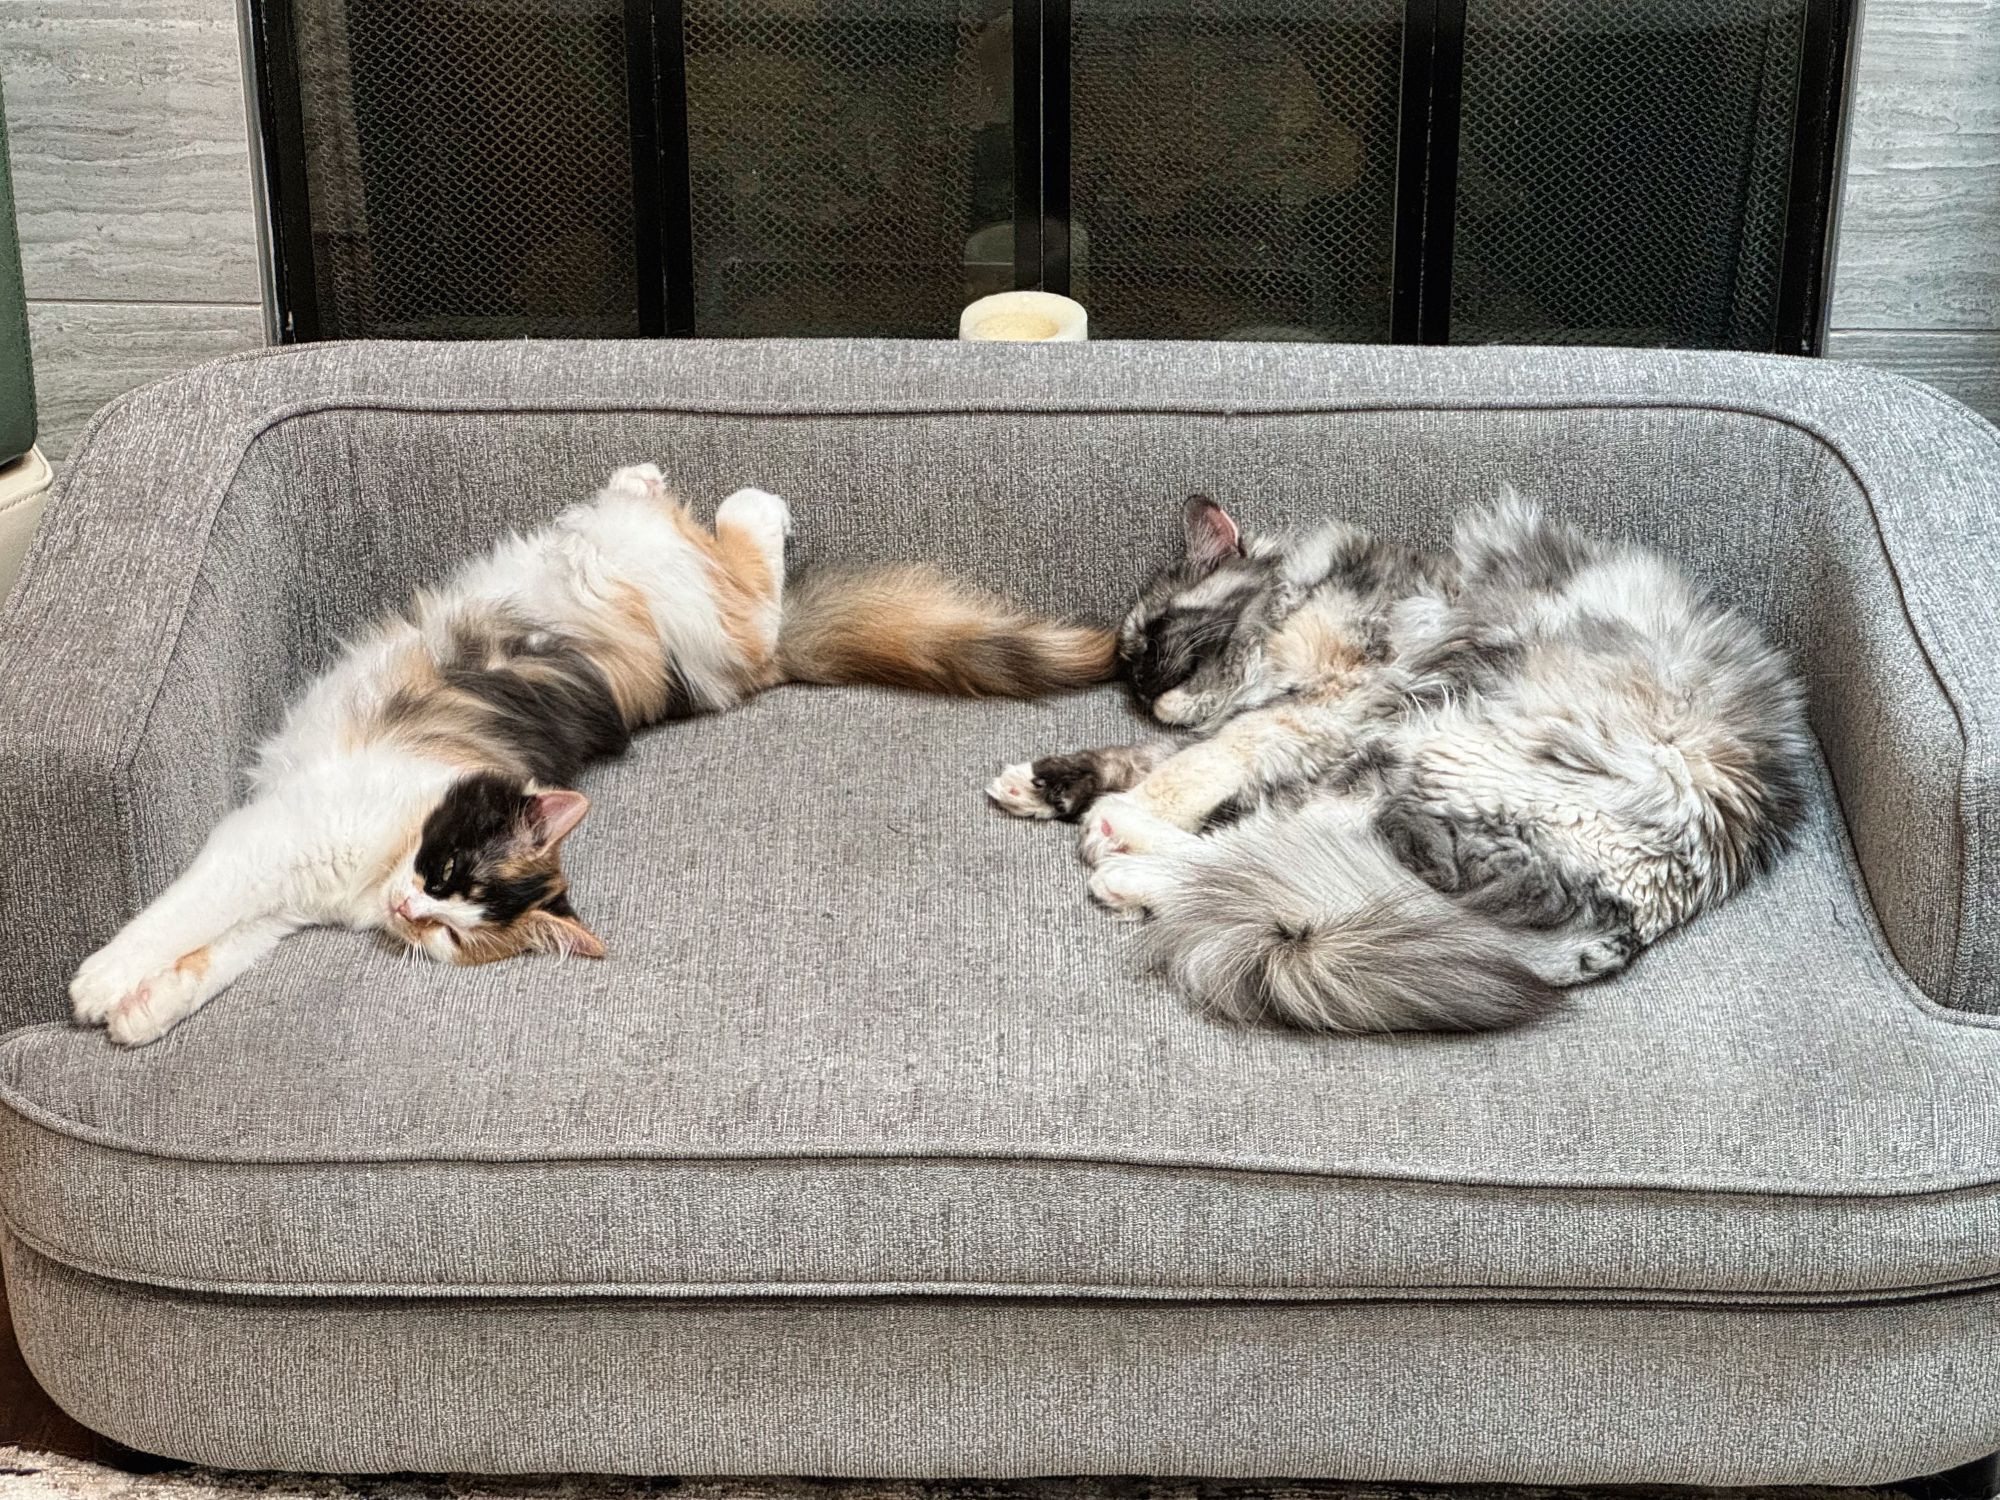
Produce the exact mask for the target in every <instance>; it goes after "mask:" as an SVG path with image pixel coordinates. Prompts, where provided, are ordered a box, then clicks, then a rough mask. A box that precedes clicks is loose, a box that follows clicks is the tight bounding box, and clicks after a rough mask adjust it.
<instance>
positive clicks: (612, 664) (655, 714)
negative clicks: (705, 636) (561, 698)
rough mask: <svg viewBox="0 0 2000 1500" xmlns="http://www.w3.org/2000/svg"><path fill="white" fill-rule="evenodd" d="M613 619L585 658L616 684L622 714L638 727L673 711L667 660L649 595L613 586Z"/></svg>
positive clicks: (613, 692)
mask: <svg viewBox="0 0 2000 1500" xmlns="http://www.w3.org/2000/svg"><path fill="white" fill-rule="evenodd" d="M611 610H612V618H611V619H610V620H608V621H606V622H605V629H604V631H603V633H602V636H601V638H600V639H598V640H594V641H592V642H590V644H589V645H588V646H586V647H585V648H584V649H585V654H586V655H588V656H589V657H590V659H591V660H592V661H594V662H595V663H596V664H597V668H598V670H599V671H601V672H602V673H603V674H604V680H605V681H606V682H608V683H610V684H611V696H612V697H613V698H614V699H615V700H617V703H618V712H619V713H620V714H622V715H623V716H624V718H625V722H626V723H627V724H630V725H632V726H634V727H635V728H636V727H637V726H639V725H642V724H650V723H652V722H653V721H654V720H655V719H657V718H659V716H660V715H661V714H663V713H665V712H666V711H667V658H666V653H665V652H664V651H663V650H662V649H661V648H660V629H659V625H658V623H657V622H656V621H655V620H654V619H653V612H652V610H651V609H649V608H647V606H646V600H645V597H644V596H643V595H642V594H640V592H639V591H638V590H637V589H635V588H633V587H632V585H631V584H629V583H618V584H613V585H612V587H611Z"/></svg>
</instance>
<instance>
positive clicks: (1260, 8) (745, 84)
mask: <svg viewBox="0 0 2000 1500" xmlns="http://www.w3.org/2000/svg"><path fill="white" fill-rule="evenodd" d="M253 9H254V11H255V19H256V26H255V28H254V31H255V44H256V45H255V50H256V54H257V63H258V75H259V78H258V87H259V96H260V106H261V114H262V129H263V135H264V143H265V154H266V167H267V172H266V176H267V180H268V183H269V187H270V193H271V199H272V217H273V225H274V233H275V238H276V241H277V250H278V257H277V258H278V263H279V279H280V295H281V301H282V304H283V324H284V328H285V331H286V334H287V336H288V337H290V338H293V339H316V338H357V337H358V338H392V337H395V338H458V337H507V338H512V337H522V336H548V337H555V336H631V337H641V336H730V337H740V336H761V335H776V334H800V335H892V336H912V337H931V336H937V337H948V336H950V335H951V334H952V333H953V332H954V331H955V330H956V326H957V315H958V311H959V309H960V308H961V307H962V306H963V305H964V303H965V302H967V301H968V300H970V299H971V298H973V297H976V296H980V295H983V294H985V293H987V292H991V291H998V290H1002V289H1005V288H1008V287H1045V288H1048V289H1050V290H1055V291H1065V292H1068V293H1069V294H1071V295H1073V296H1075V297H1077V298H1079V299H1080V300H1081V301H1083V302H1084V303H1085V304H1086V306H1088V308H1089V309H1090V313H1091V320H1092V332H1093V335H1094V336H1098V337H1109V338H1243V339H1326V340H1346V341H1359V342H1428V343H1443V342H1456V343H1479V342H1509V343H1593V344H1627V345H1672V346H1683V347H1694V348H1727V349H1749V350H1775V351H1778V352H1785V353H1803V354H1810V353H1816V352H1817V351H1818V345H1819V341H1820V334H1821V325H1822V321H1823V305H1822V304H1823V302H1824V296H1823V287H1824V282H1825V276H1824V262H1825V256H1826V251H1827V247H1828V244H1829V242H1830V229H1831V223H1830V220H1831V212H1832V204H1833V201H1834V197H1833V194H1834V184H1835V182H1836V179H1837V165H1838V162H1837V158H1838V152H1839V143H1840V131H1841V123H1842V111H1843V106H1844V102H1845V92H1846V81H1847V51H1848V45H1849V40H1850V36H1851V32H1852V22H1853V16H1852V9H1853V0H1648V3H1645V4H1643V5H1642V4H1634V3H1631V0H1040V3H1036V0H1023V3H1021V4H1009V3H1007V0H892V3H888V4H880V3H868V0H256V3H255V5H254V7H253Z"/></svg>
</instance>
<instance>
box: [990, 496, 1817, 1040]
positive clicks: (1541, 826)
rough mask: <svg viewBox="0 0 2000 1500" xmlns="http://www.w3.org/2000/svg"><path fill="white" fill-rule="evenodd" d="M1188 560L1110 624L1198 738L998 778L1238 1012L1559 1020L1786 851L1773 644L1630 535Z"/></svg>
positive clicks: (1207, 990) (1358, 1019) (1232, 527)
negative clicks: (1576, 988) (1436, 551)
mask: <svg viewBox="0 0 2000 1500" xmlns="http://www.w3.org/2000/svg"><path fill="white" fill-rule="evenodd" d="M1185 522H1186V528H1185V529H1186V543H1187V545H1186V555H1185V556H1184V557H1183V558H1180V559H1178V560H1176V561H1174V562H1173V563H1171V564H1170V565H1168V566H1167V567H1166V568H1164V569H1162V570H1161V571H1160V573H1159V574H1158V575H1157V576H1156V577H1155V578H1154V579H1153V581H1152V582H1151V583H1150V584H1149V585H1148V586H1147V588H1146V589H1145V590H1144V592H1143V593H1142V594H1141V596H1140V598H1139V601H1138V603H1137V604H1136V605H1135V606H1134V607H1133V609H1132V611H1131V613H1130V615H1129V616H1128V617H1127V619H1126V620H1125V623H1124V626H1123V628H1122V630H1121V633H1120V637H1119V646H1118V649H1119V655H1120V658H1121V661H1122V662H1123V665H1124V671H1125V675H1126V677H1127V679H1128V680H1129V682H1130V684H1131V686H1132V689H1133V691H1134V693H1135V695H1136V696H1137V698H1138V699H1139V701H1140V702H1141V703H1142V704H1143V705H1144V706H1145V707H1146V709H1147V710H1148V711H1149V712H1150V713H1151V714H1152V716H1153V717H1154V718H1155V719H1158V720H1159V721H1161V722H1162V723H1164V724H1168V725H1171V726H1174V727H1175V728H1177V729H1183V730H1190V731H1193V732H1195V733H1196V734H1197V735H1198V736H1199V738H1196V739H1195V740H1194V741H1193V742H1192V743H1190V744H1187V745H1185V746H1182V745H1180V744H1178V743H1177V742H1175V741H1173V740H1160V741H1155V742H1152V743H1148V744H1142V745H1137V746H1127V747H1120V748H1113V749H1104V750H1088V751H1083V752H1081V753H1078V754H1072V755H1054V756H1048V757H1045V758H1043V759H1041V760H1038V761H1035V762H1033V763H1032V764H1031V765H1018V766H1010V767H1008V768H1007V769H1006V770H1004V771H1003V772H1001V774H1000V776H999V777H998V778H997V779H996V780H995V781H994V782H993V783H992V785H991V786H990V787H988V789H987V792H988V795H989V796H990V797H991V798H992V800H993V801H994V802H995V803H996V804H997V805H998V806H999V807H1001V808H1002V809H1003V810H1005V811H1006V812H1009V813H1012V814H1014V815H1015V816H1017V817H1029V818H1064V819H1073V820H1079V821H1081V822H1082V824H1083V831H1082V839H1081V848H1082V853H1083V856H1084V858H1085V860H1086V862H1088V863H1090V864H1091V865H1093V866H1094V867H1095V870H1094V874H1093V875H1092V877H1091V882H1090V888H1091V892H1092V894H1093V895H1094V896H1095V897H1096V899H1097V900H1099V901H1100V902H1102V903H1103V904H1104V905H1106V906H1108V907H1110V908H1111V909H1112V910H1113V911H1115V912H1118V913H1121V914H1123V915H1126V916H1131V917H1144V918H1148V919H1149V921H1148V925H1147V927H1146V929H1145V937H1146V947H1147V949H1148V950H1149V953H1150V956H1151V957H1152V959H1153V960H1154V961H1155V963H1156V964H1157V965H1158V966H1159V967H1160V968H1161V969H1162V970H1163V971H1164V972H1166V973H1167V974H1169V975H1171V976H1172V977H1173V978H1174V979H1175V980H1176V981H1177V982H1178V983H1179V985H1180V986H1181V987H1182V988H1183V989H1184V990H1185V991H1186V992H1187V993H1189V994H1190V995H1191V997H1192V998H1193V999H1195V1000H1196V1002H1197V1003H1199V1004H1200V1005H1202V1006H1203V1007H1205V1008H1206V1009H1208V1010H1209V1011H1211V1012H1213V1013H1215V1014H1217V1015H1220V1016H1223V1017H1225V1018H1228V1019H1232V1020H1237V1021H1243V1022H1273V1023H1279V1024H1286V1025H1292V1026H1298V1027H1304V1028H1307V1029H1310V1030H1318V1031H1348V1032H1357V1031H1395V1030H1476V1029H1481V1028H1487V1027H1496V1026H1504V1025H1508V1024H1510V1023H1512V1022H1515V1021H1519V1020H1523V1019H1525V1018H1527V1017H1530V1016H1532V1015H1535V1014H1537V1013H1539V1012H1541V1011H1543V1010H1545V1009H1547V1008H1549V1007H1550V1006H1551V1005H1553V1004H1554V1003H1555V1002H1556V1000H1557V998H1558V995H1559V992H1560V991H1561V990H1562V989H1563V988H1565V987H1567V986H1570V985H1575V984H1580V983H1583V982H1585V981H1587V980H1592V979H1598V978H1602V977H1604V976H1606V975H1610V974H1615V973H1617V972H1618V971H1620V970H1621V969H1623V968H1624V967H1625V966H1626V965H1627V964H1629V963H1630V962H1631V961H1632V959H1633V957H1634V956H1635V955H1636V954H1637V953H1638V952H1639V950H1640V949H1641V948H1643V947H1644V946H1646V945H1647V944H1649V943H1651V942H1653V941H1654V940H1655V939H1656V938H1659V937H1660V936H1662V935H1663V934H1665V933H1667V932H1668V931H1670V930H1672V929H1673V928H1675V927H1677V926H1679V925H1680V924H1681V923H1683V922H1686V921H1687V920H1689V919H1690V918H1692V917H1693V916H1695V915H1696V914H1697V913H1699V912H1700V911H1702V910H1703V909H1705V908H1706V907H1709V906H1712V905H1714V904H1715V903H1716V902H1718V901H1721V900H1722V899H1723V898H1724V897H1726V896H1728V895H1729V894H1730V893H1731V892H1733V891H1735V890H1737V889H1738V888H1739V887H1741V886H1742V885H1743V884H1745V883H1746V882H1747V881H1748V880H1750V879H1751V877H1752V876H1753V875H1755V874H1756V873H1758V872H1759V871H1761V870H1763V869H1764V868H1766V867H1767V866H1768V865H1770V864H1771V862H1772V861H1773V860H1774V859H1775V858H1776V857H1777V856H1778V854H1779V853H1780V852H1781V851H1782V850H1783V848H1784V846H1785V843H1786V841H1787V837H1788V835H1789V833H1790V831H1791V829H1792V827H1793V825H1794V824H1795V823H1796V822H1797V820H1798V817H1799V814H1800V811H1801V807H1802V801H1803V796H1804V791H1803V788H1804V785H1805V778H1806V775H1807V765H1808V759H1809V756H1810V754H1811V739H1810V736H1809V733H1808V731H1807V728H1806V725H1805V718H1804V705H1803V696H1802V694H1801V692H1800V689H1799V686H1798V684H1797V682H1796V680H1795V679H1794V678H1793V676H1792V675H1791V673H1790V672H1789V671H1788V670H1787V668H1786V665H1785V661H1784V659H1783V657H1782V656H1781V655H1780V654H1779V653H1778V652H1777V651H1776V650H1774V649H1773V648H1772V647H1771V646H1770V645H1768V644H1767V643H1766V642H1765V641H1764V640H1763V638H1762V637H1761V636H1760V635H1759V633H1758V632H1757V630H1756V629H1755V628H1754V627H1753V626H1752V625H1751V624H1750V623H1749V622H1748V621H1746V620H1744V619H1743V618H1742V617H1741V616H1739V615H1736V614H1734V613H1732V612H1731V611H1729V610H1727V609H1725V608H1723V607H1722V606H1720V605H1718V604H1716V603H1715V602H1713V601H1712V600H1710V599H1708V598H1706V597H1705V596H1703V595H1702V594H1701V593H1700V592H1699V591H1698V590H1697V589H1696V588H1695V587H1694V586H1693V585H1692V584H1691V583H1689V581H1688V580H1687V579H1686V577H1685V576H1683V575H1682V573H1681V572H1680V571H1679V570H1678V569H1677V568H1675V567H1674V566H1673V565H1672V564H1671V563H1669V562H1667V561H1666V560H1665V559H1663V558H1661V557H1659V556H1657V555H1655V554H1653V553H1651V552H1649V551H1647V550H1645V549H1644V548H1641V547H1638V546H1634V545H1630V544H1623V543H1609V542H1603V541H1598V540H1595V539H1593V538H1590V537H1587V536H1585V535H1583V534H1582V533H1581V532H1579V531H1577V530H1575V529H1574V528H1572V527H1570V526H1568V525H1566V524H1563V523H1561V522H1559V521H1554V520H1551V519H1549V518H1547V517H1545V516H1544V515H1543V514H1542V513H1541V512H1540V511H1539V510H1538V509H1537V508H1535V507H1534V506H1533V505H1530V504H1526V503H1524V502H1522V501H1521V500H1519V499H1517V498H1515V497H1514V496H1513V495H1512V494H1511V493H1509V494H1507V495H1506V496H1505V497H1504V498H1503V499H1502V500H1501V501H1500V503H1498V504H1497V505H1494V506H1492V507H1491V508H1488V509H1484V510H1480V511H1475V512H1473V513H1471V514H1468V515H1466V516H1464V517H1462V518H1461V519H1460V521H1459V524H1458V527H1457V531H1456V536H1455V541H1454V544H1453V546H1452V549H1451V550H1450V552H1449V553H1446V554H1443V555H1435V556H1433V555H1424V554H1420V553H1418V552H1415V551H1413V550H1410V549H1408V548H1404V547H1400V546H1397V545H1395V544H1393V543H1389V542H1384V541H1379V540H1376V539H1374V538H1372V537H1370V536H1368V535H1367V534H1366V533H1364V532H1362V531H1359V530H1357V529H1356V528H1354V527H1351V526H1347V525H1343V524H1341V523H1339V522H1333V523H1330V524H1327V525H1325V526H1322V527H1320V528H1319V529H1318V530H1315V531H1312V532H1309V533H1306V534H1304V535H1301V536H1296V537H1282V536H1280V537H1257V538H1245V537H1243V536H1242V535H1241V534H1240V533H1239V531H1238V528H1237V526H1236V524H1235V522H1234V521H1232V520H1231V519H1230V518H1229V516H1228V515H1226V514H1225V513H1224V512H1223V511H1222V510H1221V509H1220V508H1219V507H1218V506H1216V505H1215V504H1213V503H1212V502H1210V501H1208V500H1205V499H1202V498H1199V497H1197V498H1195V499H1193V500H1190V501H1189V502H1188V505H1187V509H1186V514H1185Z"/></svg>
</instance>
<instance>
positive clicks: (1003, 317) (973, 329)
mask: <svg viewBox="0 0 2000 1500" xmlns="http://www.w3.org/2000/svg"><path fill="white" fill-rule="evenodd" d="M958 336H959V337H960V338H962V339H971V340H973V341H975V342H978V343H995V342H999V343H1009V344H1079V343H1082V342H1083V341H1084V340H1085V339H1086V338H1088V337H1089V336H1090V317H1089V315H1088V314H1087V313H1085V312H1084V310H1083V304H1082V303H1081V302H1072V301H1071V300H1070V299H1069V298H1067V297H1059V296H1057V295H1056V294H1055V293H1054V292H996V293H994V294H993V295H992V296H991V297H981V298H980V299H979V300H978V301H977V302H974V303H972V304H971V305H970V306H968V307H967V308H966V309H965V311H964V312H962V313H960V314H959V315H958Z"/></svg>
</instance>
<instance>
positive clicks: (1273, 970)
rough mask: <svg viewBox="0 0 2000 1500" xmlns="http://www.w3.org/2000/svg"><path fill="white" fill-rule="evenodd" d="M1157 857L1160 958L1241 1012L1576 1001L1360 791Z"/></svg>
mask: <svg viewBox="0 0 2000 1500" xmlns="http://www.w3.org/2000/svg"><path fill="white" fill-rule="evenodd" d="M1146 862H1147V863H1148V864H1149V865H1150V866H1152V869H1151V870H1150V871H1149V872H1148V877H1147V882H1146V883H1147V887H1148V895H1147V905H1148V906H1149V907H1151V909H1152V913H1153V920H1152V921H1151V922H1150V923H1148V924H1147V927H1146V929H1145V931H1146V937H1147V941H1148V943H1149V946H1150V948H1151V951H1152V956H1153V958H1154V959H1155V960H1156V962H1157V963H1158V965H1159V966H1160V968H1161V969H1163V970H1164V971H1166V972H1167V973H1168V974H1169V975H1171V976H1172V977H1173V978H1174V979H1175V980H1176V981H1177V982H1178V983H1179V985H1180V986H1181V987H1182V989H1184V990H1185V991H1186V992H1187V993H1188V994H1189V995H1190V996H1191V997H1192V998H1193V999H1194V1000H1196V1001H1197V1002H1198V1003H1199V1004H1200V1005H1202V1007H1203V1008H1204V1009H1206V1010H1208V1011H1210V1012H1211V1013H1213V1014H1215V1015H1218V1016H1221V1017H1224V1018H1226V1019H1229V1020H1234V1021H1239V1022H1244V1023H1249V1024H1276V1025H1283V1026H1295V1027H1300V1028H1303V1029H1305V1030H1308V1031H1331V1032H1379V1031H1485V1030H1490V1029H1492V1028H1495V1027H1500V1026H1511V1025H1514V1024H1515V1023H1517V1022H1520V1021H1525V1020H1527V1019H1529V1018H1531V1017H1533V1016H1536V1015H1539V1014H1541V1013H1542V1012H1544V1011H1547V1010H1549V1009H1551V1008H1553V1007H1554V1006H1556V1005H1558V1004H1559V1003H1560V995H1561V991H1560V990H1558V989H1556V988H1555V987H1554V986H1552V985H1550V984H1549V983H1547V982H1546V981H1545V980H1543V979H1541V978H1539V977H1538V976H1537V975H1536V974H1535V972H1534V971H1533V970H1531V969H1530V968H1529V967H1528V966H1527V964H1526V962H1525V961H1524V960H1523V957H1522V950H1521V943H1520V938H1519V935H1517V934H1514V933H1511V932H1509V931H1508V929H1506V928H1504V927H1501V926H1500V925H1498V924H1497V923H1494V922H1493V921H1491V920H1490V919H1488V918H1486V917H1483V916H1481V915H1479V914H1477V913H1474V912H1470V911H1467V910H1465V909H1464V908H1462V907H1460V906H1459V905H1457V904H1456V903H1454V902H1452V901H1450V900H1449V899H1447V898H1446V897H1444V896H1441V895H1439V894H1438V893H1437V892H1436V891H1434V890H1432V889H1431V888H1430V887H1429V886H1427V885H1425V884H1424V883H1423V882H1422V881H1421V880H1419V879H1418V878H1417V877H1416V876H1415V875H1413V874H1411V873H1410V872H1409V871H1408V870H1407V869H1405V868H1404V867H1403V866H1402V865H1401V864H1400V863H1398V861H1397V860H1396V858H1395V856H1394V855H1393V854H1392V853H1391V852H1390V851H1389V849H1388V848H1387V846H1386V845H1384V844H1383V842H1382V841H1381V840H1380V839H1379V838H1378V837H1377V836H1376V834H1375V832H1374V830H1373V829H1372V828H1371V827H1370V826H1369V823H1368V820H1367V817H1366V815H1365V813H1364V812H1362V811H1361V810H1360V809H1359V808H1358V807H1356V806H1355V805H1354V804H1345V805H1343V804H1340V803H1335V802H1316V803H1309V804H1307V805H1306V806H1305V807H1304V808H1302V809H1299V810H1298V811H1296V812H1284V813H1259V814H1253V815H1252V816H1251V817H1250V818H1248V819H1245V820H1244V821H1243V822H1240V823H1237V824H1235V825H1233V826H1231V827H1228V828H1224V829H1221V830H1218V831H1217V832H1216V833H1214V834H1212V835H1210V836H1209V837H1206V838H1203V839H1201V840H1199V841H1195V842H1191V843H1190V845H1189V846H1188V847H1187V848H1186V850H1185V851H1184V852H1178V851H1177V852H1176V854H1174V855H1173V856H1170V857H1168V858H1166V859H1158V858H1157V857H1154V858H1148V859H1147V861H1146Z"/></svg>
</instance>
